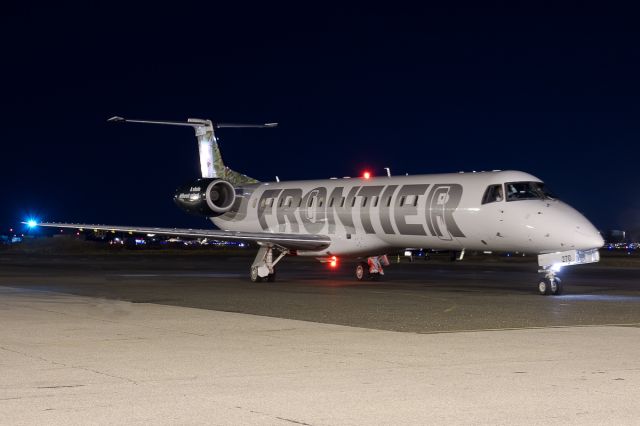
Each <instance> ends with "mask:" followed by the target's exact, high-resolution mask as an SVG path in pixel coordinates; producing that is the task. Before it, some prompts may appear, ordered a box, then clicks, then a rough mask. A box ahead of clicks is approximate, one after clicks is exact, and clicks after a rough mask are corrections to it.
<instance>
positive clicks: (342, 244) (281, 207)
mask: <svg viewBox="0 0 640 426" xmlns="http://www.w3.org/2000/svg"><path fill="white" fill-rule="evenodd" d="M108 121H109V122H116V123H144V124H159V125H171V126H185V127H191V128H193V129H194V130H195V135H196V138H197V141H198V150H199V157H200V168H201V177H200V178H198V179H195V180H193V181H192V182H189V183H187V184H186V185H183V186H181V187H179V188H178V189H177V190H176V192H175V194H174V201H175V203H176V204H177V205H178V206H179V207H180V208H181V209H183V210H184V211H186V212H188V213H191V214H196V215H199V216H202V217H205V218H207V219H209V220H210V221H211V222H212V223H213V224H214V225H215V226H217V227H218V228H219V230H214V229H179V228H156V227H137V226H111V225H92V224H79V223H54V222H44V223H38V224H37V225H38V226H43V227H55V228H73V229H80V230H84V229H93V230H96V231H112V232H126V233H130V234H134V233H140V234H156V235H171V236H174V237H195V238H211V239H216V240H234V241H250V242H255V243H257V244H258V246H259V249H258V253H257V255H256V258H255V260H254V261H253V263H252V264H251V267H250V271H249V277H250V279H251V281H253V282H258V281H275V278H276V265H277V264H278V262H280V261H281V260H282V259H283V258H284V257H285V256H287V255H289V256H291V255H297V256H312V257H316V258H318V260H320V261H322V262H328V263H330V264H331V265H332V266H335V265H336V264H337V262H338V259H340V258H358V259H361V260H363V259H366V260H367V261H366V262H364V261H361V262H359V263H358V264H357V265H356V270H355V276H356V278H357V279H358V280H365V279H368V278H371V277H372V276H376V275H379V274H381V273H382V269H381V260H383V259H384V258H383V256H384V255H385V254H386V253H390V252H392V251H396V250H402V249H404V248H406V247H428V248H431V249H434V250H449V251H457V252H459V253H460V258H462V256H464V252H465V250H479V251H511V252H514V251H517V252H521V253H531V254H536V255H537V256H538V265H539V267H540V269H539V271H538V272H539V273H540V274H541V275H540V279H539V281H538V284H537V291H538V292H539V293H540V294H542V295H559V294H561V293H562V291H563V287H562V281H561V280H560V278H559V277H558V272H559V270H560V269H561V268H562V267H563V266H567V265H578V264H586V263H594V262H598V261H599V260H600V255H599V251H598V248H600V247H602V246H603V245H604V241H603V239H602V237H601V235H600V233H599V232H598V230H597V229H596V228H595V227H594V226H593V225H592V224H591V223H590V222H589V221H588V220H587V219H586V218H585V217H584V216H583V215H582V214H581V213H579V212H578V211H577V210H575V209H574V208H572V207H571V206H569V205H568V204H566V203H564V202H562V201H560V200H559V199H557V198H556V197H555V196H553V195H552V194H551V193H550V192H549V191H548V190H547V188H546V186H545V184H544V183H543V182H542V181H541V180H540V179H538V178H537V177H535V176H532V175H530V174H528V173H525V172H521V171H499V170H494V171H490V172H477V173H476V172H473V173H463V172H460V173H447V174H424V175H412V176H391V175H390V173H387V176H379V177H372V176H370V175H364V176H363V177H358V178H346V177H345V178H340V179H338V178H331V179H321V180H301V181H287V182H284V181H283V182H280V181H279V179H277V181H275V182H259V181H258V180H256V179H253V178H251V177H249V176H247V175H244V174H242V173H239V172H236V171H234V170H232V169H230V168H229V167H227V166H226V165H225V164H224V162H223V161H222V155H221V153H220V148H219V144H218V140H217V138H216V134H215V130H217V129H222V128H239V127H254V128H272V127H275V126H277V123H266V124H257V125H245V124H226V123H217V124H216V123H213V122H212V121H211V120H203V119H188V120H187V121H185V122H182V121H155V120H153V121H152V120H130V119H125V118H122V117H112V118H110V119H109V120H108Z"/></svg>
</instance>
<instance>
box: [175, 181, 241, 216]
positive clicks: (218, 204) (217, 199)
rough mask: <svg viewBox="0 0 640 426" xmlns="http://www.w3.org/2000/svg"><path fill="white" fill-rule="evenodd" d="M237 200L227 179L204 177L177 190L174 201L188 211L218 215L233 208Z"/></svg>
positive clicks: (199, 214)
mask: <svg viewBox="0 0 640 426" xmlns="http://www.w3.org/2000/svg"><path fill="white" fill-rule="evenodd" d="M235 200H236V191H235V188H234V187H233V185H231V184H230V183H229V182H227V181H226V180H222V179H216V178H202V179H198V180H196V181H195V182H192V183H190V184H188V185H184V186H182V187H180V188H178V189H177V190H176V193H175V195H174V196H173V201H175V203H176V204H177V205H178V207H180V208H181V209H182V210H184V211H186V212H187V213H191V214H195V215H198V216H206V217H211V216H218V215H221V214H224V213H226V212H228V211H229V210H231V207H233V203H234V202H235Z"/></svg>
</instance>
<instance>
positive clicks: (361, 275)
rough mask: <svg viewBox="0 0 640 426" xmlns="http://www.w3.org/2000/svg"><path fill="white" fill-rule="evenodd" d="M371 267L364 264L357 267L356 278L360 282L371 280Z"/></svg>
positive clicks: (361, 263)
mask: <svg viewBox="0 0 640 426" xmlns="http://www.w3.org/2000/svg"><path fill="white" fill-rule="evenodd" d="M369 275H370V274H369V265H367V264H366V263H364V262H360V263H358V265H357V266H356V278H357V279H358V281H364V280H366V279H368V278H369Z"/></svg>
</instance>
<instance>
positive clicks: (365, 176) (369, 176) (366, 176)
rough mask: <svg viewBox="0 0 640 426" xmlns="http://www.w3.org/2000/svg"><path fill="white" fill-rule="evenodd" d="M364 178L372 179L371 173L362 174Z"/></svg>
mask: <svg viewBox="0 0 640 426" xmlns="http://www.w3.org/2000/svg"><path fill="white" fill-rule="evenodd" d="M362 177H363V178H365V179H370V178H371V173H370V172H368V171H367V172H364V173H363V174H362Z"/></svg>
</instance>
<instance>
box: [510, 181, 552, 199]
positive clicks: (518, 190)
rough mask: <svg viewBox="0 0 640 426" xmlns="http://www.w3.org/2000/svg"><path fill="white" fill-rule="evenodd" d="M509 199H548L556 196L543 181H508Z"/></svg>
mask: <svg viewBox="0 0 640 426" xmlns="http://www.w3.org/2000/svg"><path fill="white" fill-rule="evenodd" d="M504 185H505V187H506V188H507V201H518V200H548V199H551V198H556V197H555V196H554V195H553V194H551V192H549V191H548V190H547V189H546V188H545V187H544V183H542V182H507V183H505V184H504Z"/></svg>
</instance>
